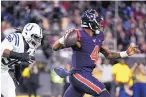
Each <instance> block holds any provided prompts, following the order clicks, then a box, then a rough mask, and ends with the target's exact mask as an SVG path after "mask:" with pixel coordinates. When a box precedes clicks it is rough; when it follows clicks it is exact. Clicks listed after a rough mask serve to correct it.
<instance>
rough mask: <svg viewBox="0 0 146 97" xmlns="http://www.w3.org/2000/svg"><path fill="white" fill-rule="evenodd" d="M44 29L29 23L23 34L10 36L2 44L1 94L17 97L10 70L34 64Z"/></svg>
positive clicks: (7, 96) (6, 96)
mask: <svg viewBox="0 0 146 97" xmlns="http://www.w3.org/2000/svg"><path fill="white" fill-rule="evenodd" d="M42 37H43V35H42V29H41V27H40V26H39V25H37V24H35V23H28V24H26V25H25V26H24V28H23V31H22V32H21V33H16V32H14V33H11V34H9V35H8V36H7V37H6V38H5V39H4V40H3V41H2V43H1V51H0V54H1V93H2V95H3V96H4V97H16V93H15V84H14V81H13V80H12V78H11V76H10V75H9V73H8V70H9V69H10V67H11V66H14V65H18V64H19V63H20V62H25V63H26V62H27V63H28V65H29V64H32V63H33V62H34V57H33V56H32V55H34V52H35V50H36V49H37V48H38V47H39V46H40V45H41V39H42Z"/></svg>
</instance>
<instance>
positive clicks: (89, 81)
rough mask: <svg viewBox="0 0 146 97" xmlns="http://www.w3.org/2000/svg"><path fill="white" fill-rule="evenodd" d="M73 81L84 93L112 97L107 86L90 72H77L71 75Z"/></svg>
mask: <svg viewBox="0 0 146 97" xmlns="http://www.w3.org/2000/svg"><path fill="white" fill-rule="evenodd" d="M71 82H73V83H75V84H74V85H75V86H76V87H77V88H78V89H79V90H81V91H82V92H84V93H87V94H91V95H93V96H96V97H98V96H99V95H100V96H101V97H111V95H110V93H109V92H108V91H107V90H106V88H105V86H104V85H103V84H102V83H101V82H100V81H99V80H98V79H96V78H94V77H93V76H92V73H90V72H82V73H75V74H73V75H72V77H71Z"/></svg>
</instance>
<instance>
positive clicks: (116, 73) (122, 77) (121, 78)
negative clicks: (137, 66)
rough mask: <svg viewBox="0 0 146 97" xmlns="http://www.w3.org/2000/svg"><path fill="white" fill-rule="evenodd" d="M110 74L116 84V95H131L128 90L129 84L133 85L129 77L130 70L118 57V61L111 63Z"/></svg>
mask: <svg viewBox="0 0 146 97" xmlns="http://www.w3.org/2000/svg"><path fill="white" fill-rule="evenodd" d="M112 76H113V81H114V83H115V84H116V85H117V87H116V96H117V97H131V96H132V95H133V93H132V91H131V90H130V86H132V85H133V81H132V79H131V77H132V72H131V70H130V68H129V67H128V65H127V64H125V61H124V60H123V59H120V61H119V63H117V64H114V65H113V67H112Z"/></svg>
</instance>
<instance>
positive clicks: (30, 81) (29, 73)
mask: <svg viewBox="0 0 146 97" xmlns="http://www.w3.org/2000/svg"><path fill="white" fill-rule="evenodd" d="M22 76H23V85H24V87H25V88H26V89H27V93H28V95H29V97H31V95H32V94H34V96H35V97H36V96H37V89H38V88H39V80H38V67H37V66H36V65H35V66H33V65H32V64H30V65H29V67H26V68H25V69H24V71H23V72H22Z"/></svg>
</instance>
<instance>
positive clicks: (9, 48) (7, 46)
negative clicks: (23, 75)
mask: <svg viewBox="0 0 146 97" xmlns="http://www.w3.org/2000/svg"><path fill="white" fill-rule="evenodd" d="M18 41H19V40H17V38H15V37H14V35H13V34H10V35H8V36H7V37H6V38H5V39H4V41H2V43H1V51H0V52H1V56H3V57H6V58H13V59H18V60H20V61H28V60H29V59H31V58H32V60H33V59H34V57H31V56H29V55H28V54H27V53H18V52H14V51H13V49H14V47H15V46H17V44H18Z"/></svg>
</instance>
